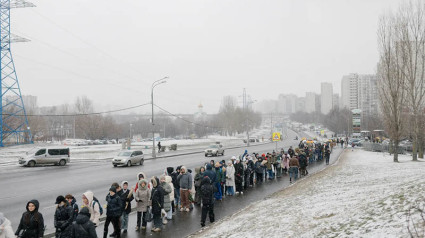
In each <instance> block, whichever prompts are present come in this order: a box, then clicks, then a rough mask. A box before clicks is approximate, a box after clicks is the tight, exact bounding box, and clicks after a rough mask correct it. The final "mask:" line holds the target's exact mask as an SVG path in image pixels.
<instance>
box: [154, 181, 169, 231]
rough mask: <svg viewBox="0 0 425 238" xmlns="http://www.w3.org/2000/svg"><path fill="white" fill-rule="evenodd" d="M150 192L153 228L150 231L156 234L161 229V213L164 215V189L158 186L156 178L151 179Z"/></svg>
mask: <svg viewBox="0 0 425 238" xmlns="http://www.w3.org/2000/svg"><path fill="white" fill-rule="evenodd" d="M151 183H152V186H153V188H152V192H151V202H152V214H153V226H152V231H155V232H158V231H161V229H162V219H161V213H166V212H165V210H164V194H165V191H164V189H163V188H162V187H161V186H159V179H158V178H157V177H152V179H151Z"/></svg>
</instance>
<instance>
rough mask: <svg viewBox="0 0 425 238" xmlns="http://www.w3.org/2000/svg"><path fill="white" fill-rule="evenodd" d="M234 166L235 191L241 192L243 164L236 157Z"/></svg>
mask: <svg viewBox="0 0 425 238" xmlns="http://www.w3.org/2000/svg"><path fill="white" fill-rule="evenodd" d="M234 167H235V185H236V192H239V194H243V191H242V182H243V176H244V172H243V164H242V163H241V162H240V160H239V159H236V164H235V165H234Z"/></svg>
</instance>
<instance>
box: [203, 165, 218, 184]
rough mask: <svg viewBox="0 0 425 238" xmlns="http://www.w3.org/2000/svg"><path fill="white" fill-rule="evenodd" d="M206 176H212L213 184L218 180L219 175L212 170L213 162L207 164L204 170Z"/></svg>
mask: <svg viewBox="0 0 425 238" xmlns="http://www.w3.org/2000/svg"><path fill="white" fill-rule="evenodd" d="M204 176H208V178H210V180H211V183H212V184H214V183H215V182H216V177H217V175H216V174H215V172H214V171H213V170H212V166H211V164H207V170H206V171H205V172H204Z"/></svg>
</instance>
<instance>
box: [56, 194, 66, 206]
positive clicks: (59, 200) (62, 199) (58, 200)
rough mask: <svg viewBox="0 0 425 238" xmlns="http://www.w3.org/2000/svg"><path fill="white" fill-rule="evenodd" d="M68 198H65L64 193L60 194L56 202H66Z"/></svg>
mask: <svg viewBox="0 0 425 238" xmlns="http://www.w3.org/2000/svg"><path fill="white" fill-rule="evenodd" d="M65 201H66V200H65V197H64V196H62V195H59V196H58V197H57V198H56V202H55V204H59V203H61V202H65Z"/></svg>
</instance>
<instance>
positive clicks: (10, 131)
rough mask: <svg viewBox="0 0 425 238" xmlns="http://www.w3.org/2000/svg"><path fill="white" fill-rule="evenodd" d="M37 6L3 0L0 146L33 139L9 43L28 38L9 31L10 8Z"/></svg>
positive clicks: (0, 8)
mask: <svg viewBox="0 0 425 238" xmlns="http://www.w3.org/2000/svg"><path fill="white" fill-rule="evenodd" d="M22 7H35V5H34V4H32V3H29V2H26V1H24V0H12V1H11V0H0V57H1V58H0V92H1V95H0V101H1V104H0V113H1V116H0V146H1V147H3V146H6V145H11V144H25V143H32V136H31V130H30V129H31V128H30V127H29V124H28V118H27V114H26V112H25V107H24V101H23V99H22V94H21V88H20V87H19V82H18V76H17V75H16V71H15V64H14V62H13V57H12V52H11V51H10V43H12V42H25V41H27V40H26V39H24V38H22V37H18V36H15V35H13V34H11V33H10V9H11V8H22Z"/></svg>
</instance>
